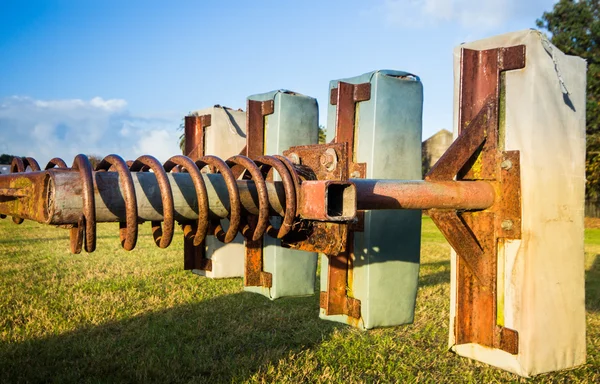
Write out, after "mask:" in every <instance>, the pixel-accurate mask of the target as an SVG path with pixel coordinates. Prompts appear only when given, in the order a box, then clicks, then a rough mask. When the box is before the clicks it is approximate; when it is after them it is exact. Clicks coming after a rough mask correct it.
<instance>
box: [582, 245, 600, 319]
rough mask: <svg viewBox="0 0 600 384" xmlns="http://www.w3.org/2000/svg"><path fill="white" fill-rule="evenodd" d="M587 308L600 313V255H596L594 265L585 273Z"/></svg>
mask: <svg viewBox="0 0 600 384" xmlns="http://www.w3.org/2000/svg"><path fill="white" fill-rule="evenodd" d="M585 308H586V309H587V310H588V311H589V312H600V255H596V260H595V261H594V264H592V267H591V268H590V269H589V270H588V271H586V272H585Z"/></svg>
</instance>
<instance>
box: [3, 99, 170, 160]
mask: <svg viewBox="0 0 600 384" xmlns="http://www.w3.org/2000/svg"><path fill="white" fill-rule="evenodd" d="M126 107H127V103H126V101H125V100H120V99H109V100H104V99H103V98H101V97H95V98H93V99H91V100H89V101H86V100H80V99H66V100H36V99H32V98H29V97H20V96H13V97H7V98H4V99H0V153H9V154H13V155H19V156H32V157H34V158H36V159H37V160H38V161H39V162H40V165H42V166H43V165H44V164H45V163H46V162H47V161H48V160H49V159H51V158H52V157H61V158H63V159H64V160H65V161H66V162H67V163H68V164H70V163H71V161H72V160H73V158H74V157H75V155H77V154H78V153H85V154H93V155H98V156H105V155H108V154H110V153H116V154H118V155H120V156H122V157H123V158H124V159H126V160H129V159H135V158H137V157H138V156H140V155H143V154H150V155H153V156H155V157H157V158H158V159H159V160H161V161H165V160H166V159H167V158H168V157H169V156H172V155H175V154H178V153H180V152H179V148H178V145H177V144H178V136H179V134H180V132H179V131H177V127H178V126H179V123H180V120H179V119H178V118H177V117H171V116H170V117H143V116H135V115H132V114H131V113H130V112H129V111H128V110H127V108H126Z"/></svg>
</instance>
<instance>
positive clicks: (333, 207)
mask: <svg viewBox="0 0 600 384" xmlns="http://www.w3.org/2000/svg"><path fill="white" fill-rule="evenodd" d="M527 44H529V43H527ZM527 44H525V43H524V44H519V45H513V46H500V47H497V48H494V49H488V48H486V49H485V50H477V49H466V48H461V50H460V55H461V57H460V62H459V72H460V77H459V79H460V80H459V84H458V86H457V100H458V121H457V124H458V127H457V131H456V132H455V133H456V139H455V141H454V143H453V144H452V145H451V147H450V148H449V149H448V151H447V152H446V153H445V155H444V156H443V157H442V158H441V159H440V160H439V161H438V162H437V164H436V165H435V166H434V167H433V169H431V171H430V172H429V173H428V174H427V175H426V176H425V178H424V180H421V179H420V172H421V161H420V160H421V158H420V156H421V148H420V143H421V114H422V97H423V96H422V85H421V82H420V80H419V78H418V77H417V76H414V75H412V74H409V73H405V72H396V71H377V72H372V73H368V74H365V75H363V76H359V77H356V78H351V79H345V80H341V81H334V82H332V83H331V85H330V100H329V120H328V124H329V134H330V135H331V137H330V139H331V140H330V142H329V143H327V144H315V142H316V136H312V135H313V132H309V131H310V128H306V129H304V128H301V129H299V132H296V133H295V134H294V135H292V136H290V137H291V138H289V140H288V139H285V140H283V139H272V138H270V137H271V136H270V135H273V134H274V133H273V129H276V131H277V134H275V136H277V137H280V136H279V133H280V132H283V131H284V130H285V129H286V124H293V123H290V121H292V120H294V116H295V115H294V114H293V113H292V114H288V115H286V113H287V112H282V111H283V109H281V108H284V107H281V106H282V105H286V104H285V103H286V102H288V101H286V100H288V99H292V98H293V95H294V94H293V93H290V92H285V91H278V92H274V93H270V94H265V95H257V96H253V97H250V98H249V99H248V103H247V110H246V117H247V125H246V132H247V141H246V147H245V148H244V150H242V152H241V153H240V154H239V155H235V156H231V157H229V158H228V159H220V158H218V157H215V156H211V155H207V154H205V153H203V149H202V148H203V142H202V140H203V133H202V132H203V130H204V129H205V128H206V127H208V126H210V124H211V121H210V119H209V118H207V117H206V116H190V117H187V118H186V122H185V126H186V138H187V147H186V152H187V154H188V155H189V156H190V157H186V156H182V155H177V156H173V157H171V158H170V159H169V160H168V161H166V162H165V163H164V164H161V163H159V161H157V160H156V159H155V158H153V157H151V156H141V157H139V158H138V159H136V160H134V161H127V162H126V161H125V160H123V159H122V158H120V157H119V156H117V155H109V156H107V157H105V158H104V160H103V161H102V162H101V163H100V164H99V165H98V166H97V167H96V169H92V167H91V165H90V163H89V161H88V159H87V157H86V156H84V155H78V156H77V157H76V158H75V159H74V161H73V163H72V165H71V166H70V167H69V166H68V165H67V164H66V163H65V162H64V161H63V160H61V159H52V160H51V161H50V162H49V163H48V165H46V166H45V167H44V168H43V169H42V168H41V167H40V165H39V164H38V163H37V162H36V161H35V160H34V159H32V158H30V157H26V158H15V160H14V161H13V163H12V172H13V173H12V174H10V175H2V176H0V213H1V214H2V215H3V217H6V215H10V216H12V220H13V221H14V222H15V223H17V224H19V223H21V222H22V221H23V220H33V221H36V222H39V223H44V224H49V225H56V226H62V227H65V228H69V230H70V237H71V250H72V252H74V253H79V252H81V250H82V248H83V249H85V250H86V251H87V252H93V251H94V250H95V248H96V223H98V222H118V223H119V231H120V239H121V244H122V246H123V248H124V249H126V250H131V249H133V248H134V247H135V244H136V239H137V235H138V224H139V223H140V222H143V221H150V222H151V223H152V233H153V236H154V241H155V243H156V245H157V246H159V247H161V248H164V247H167V246H169V244H170V243H171V241H172V238H173V233H174V228H175V222H178V223H179V224H180V225H181V226H182V227H183V232H184V242H185V257H184V268H186V269H209V268H210V260H209V259H207V258H206V255H205V246H204V242H205V239H206V237H207V236H214V237H215V238H216V239H218V240H220V241H222V242H224V243H227V242H231V241H232V240H233V239H234V238H235V237H236V235H237V234H238V233H241V234H242V235H243V236H244V238H245V244H246V255H245V276H244V285H245V286H246V287H248V288H249V289H250V290H251V291H254V292H260V293H263V294H265V295H266V296H268V297H271V298H276V297H281V296H289V295H298V294H309V293H311V292H312V289H313V287H314V272H315V268H316V253H320V254H322V255H323V258H322V262H321V292H320V297H321V300H320V306H321V317H323V318H326V319H330V320H334V321H341V322H345V323H348V324H351V325H353V326H356V327H359V328H364V329H369V328H374V327H380V326H390V325H398V324H404V323H410V322H412V320H413V316H414V305H415V297H416V293H417V283H418V269H419V252H420V250H419V244H420V222H421V211H425V212H427V214H428V215H429V216H430V217H431V218H432V220H433V221H434V222H435V223H436V224H437V226H438V227H439V229H440V230H441V232H442V233H443V235H444V236H445V237H446V239H447V240H448V242H449V243H450V245H451V246H452V248H453V249H454V251H455V252H456V255H457V258H456V261H455V264H453V274H454V275H455V281H456V283H453V284H454V286H453V287H454V288H453V289H456V293H455V298H454V299H453V306H454V309H453V318H452V324H453V328H452V329H451V332H450V333H451V339H452V340H453V341H452V343H453V344H456V345H478V346H481V347H484V348H487V349H488V350H494V351H500V352H499V353H501V357H499V358H498V359H500V360H502V359H511V358H512V357H510V356H514V357H515V358H520V357H519V356H520V355H522V354H524V353H529V352H527V350H526V349H527V348H525V349H523V348H524V347H522V337H521V335H522V334H523V333H525V334H526V336H525V337H526V339H525V340H528V339H529V336H528V332H529V330H528V328H527V326H526V325H522V329H515V328H513V326H507V325H506V324H505V322H504V320H503V319H504V313H503V312H502V310H503V309H502V308H501V304H502V303H504V301H503V300H504V299H503V293H502V292H499V290H498V287H503V285H502V284H504V283H502V284H501V281H499V280H502V279H503V278H504V277H503V276H504V275H503V274H501V275H499V271H502V269H501V268H500V266H499V262H498V260H499V252H500V249H501V248H502V247H501V245H502V244H504V243H505V242H507V241H511V240H520V239H522V238H523V236H525V233H524V231H523V229H522V228H523V226H522V223H523V217H522V212H523V207H522V201H521V194H522V191H521V188H522V187H521V186H522V178H523V177H526V176H525V175H524V174H523V173H522V172H521V158H522V157H521V156H522V153H521V152H520V151H519V150H508V149H507V146H506V145H505V140H506V135H507V131H506V130H505V128H504V124H505V118H506V110H505V108H506V93H505V92H506V90H505V86H506V77H505V74H506V73H507V72H509V71H523V70H524V69H525V68H526V66H527V65H528V63H527V60H526V57H527V56H528V55H527V50H528V49H529V46H528V45H527ZM286 98H287V99H286ZM290 102H291V101H290ZM312 102H313V101H311V99H307V98H301V103H312ZM294 105H295V104H294ZM315 105H316V104H315ZM294 108H295V107H294ZM311 108H312V107H311ZM273 116H276V117H273ZM297 116H298V120H300V119H302V118H305V117H306V116H304V115H297ZM269 119H271V120H269ZM286 119H287V120H286ZM310 119H312V120H311V121H313V123H310V124H313V125H314V121H317V120H316V119H315V117H314V115H312V116H310ZM310 124H309V125H310ZM273 127H276V128H273ZM281 137H283V136H281ZM277 140H280V141H277ZM290 143H292V145H290ZM198 148H200V149H201V151H200V152H198ZM222 219H228V220H229V226H228V227H227V228H225V227H224V226H223V225H222V224H221V222H220V220H222ZM265 236H268V237H269V238H270V239H272V240H263V239H264V237H265ZM524 241H525V239H524ZM273 247H274V248H273ZM277 249H285V250H289V251H293V252H287V251H286V252H278V251H277ZM298 251H307V252H310V253H307V254H306V255H309V256H303V255H302V252H298ZM269 252H274V253H269ZM295 257H297V258H295ZM267 258H270V259H269V261H268V263H271V264H268V263H267V261H266V260H267ZM281 260H283V261H281ZM267 264H268V265H270V266H268V267H267ZM277 274H280V275H277ZM294 275H296V276H298V275H301V276H302V279H303V280H302V279H300V280H298V279H296V280H293V277H290V276H294ZM290 278H291V279H292V280H293V284H288V285H287V286H286V284H285V281H286V279H290ZM276 283H277V284H280V285H279V287H280V288H279V290H269V289H271V288H272V287H274V285H275V284H276ZM302 284H303V286H302V287H301V288H299V289H298V290H296V291H294V290H293V289H291V288H289V287H290V286H298V285H302ZM459 353H461V352H460V351H459ZM461 354H465V355H468V356H470V357H473V358H477V359H480V360H482V361H486V362H488V363H491V364H495V365H499V366H501V367H503V368H505V369H508V370H512V371H514V372H517V373H519V374H522V375H528V374H532V373H537V371H535V369H533V370H532V369H528V368H523V369H522V370H521V371H519V369H517V368H514V367H513V366H510V364H505V363H501V362H498V361H497V360H494V359H495V358H488V357H481V356H477V355H476V354H474V353H471V352H463V353H461ZM499 356H500V355H499ZM507 356H508V357H507ZM568 364H571V365H572V364H574V363H573V362H571V363H566V364H562V363H557V364H556V367H555V369H556V368H560V367H564V366H565V365H568Z"/></svg>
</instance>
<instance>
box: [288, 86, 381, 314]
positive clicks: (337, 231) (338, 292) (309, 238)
mask: <svg viewBox="0 0 600 384" xmlns="http://www.w3.org/2000/svg"><path fill="white" fill-rule="evenodd" d="M370 98H371V84H370V83H363V84H350V83H345V82H341V81H340V82H339V83H338V85H337V87H336V88H333V89H332V90H331V94H330V103H331V104H332V105H337V111H336V131H335V139H334V140H333V142H331V143H329V144H321V145H307V146H297V147H292V148H290V149H289V150H287V151H285V152H284V155H285V156H286V157H287V158H288V159H290V160H291V161H292V162H294V163H295V164H296V166H297V169H298V173H299V175H300V176H301V177H302V178H303V179H304V180H332V181H348V180H349V179H350V178H365V177H366V164H365V163H357V162H356V145H355V136H356V129H355V127H356V112H357V103H359V102H361V101H366V100H369V99H370ZM318 200H319V201H315V204H323V202H324V201H325V200H324V199H318ZM311 209H315V210H317V211H319V212H321V211H323V210H324V208H323V207H311ZM356 213H357V217H361V216H363V215H362V214H361V213H360V212H356ZM358 220H360V219H358ZM358 220H355V221H354V222H353V223H351V224H349V223H325V222H311V223H305V225H302V222H301V224H300V225H299V228H295V229H294V231H293V233H291V234H289V235H288V236H286V237H285V238H284V239H283V241H282V245H283V246H286V247H289V248H293V249H300V250H305V251H313V252H321V253H324V254H325V255H327V256H328V258H329V266H328V271H327V274H328V286H327V291H322V292H321V296H320V306H321V308H323V309H325V313H326V314H327V315H342V314H343V315H347V316H350V317H353V318H356V319H360V300H357V299H355V298H353V297H349V296H348V295H347V293H348V281H349V274H352V265H353V258H354V255H353V247H354V234H353V230H357V229H359V228H358V227H360V225H359V226H358V227H357V226H356V222H357V221H358Z"/></svg>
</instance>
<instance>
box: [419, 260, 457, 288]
mask: <svg viewBox="0 0 600 384" xmlns="http://www.w3.org/2000/svg"><path fill="white" fill-rule="evenodd" d="M440 267H443V268H444V270H443V271H440V272H433V273H428V274H425V273H424V272H423V270H424V269H425V268H440ZM438 284H450V260H445V261H436V262H432V263H424V264H421V274H420V276H419V287H429V286H433V285H438Z"/></svg>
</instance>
